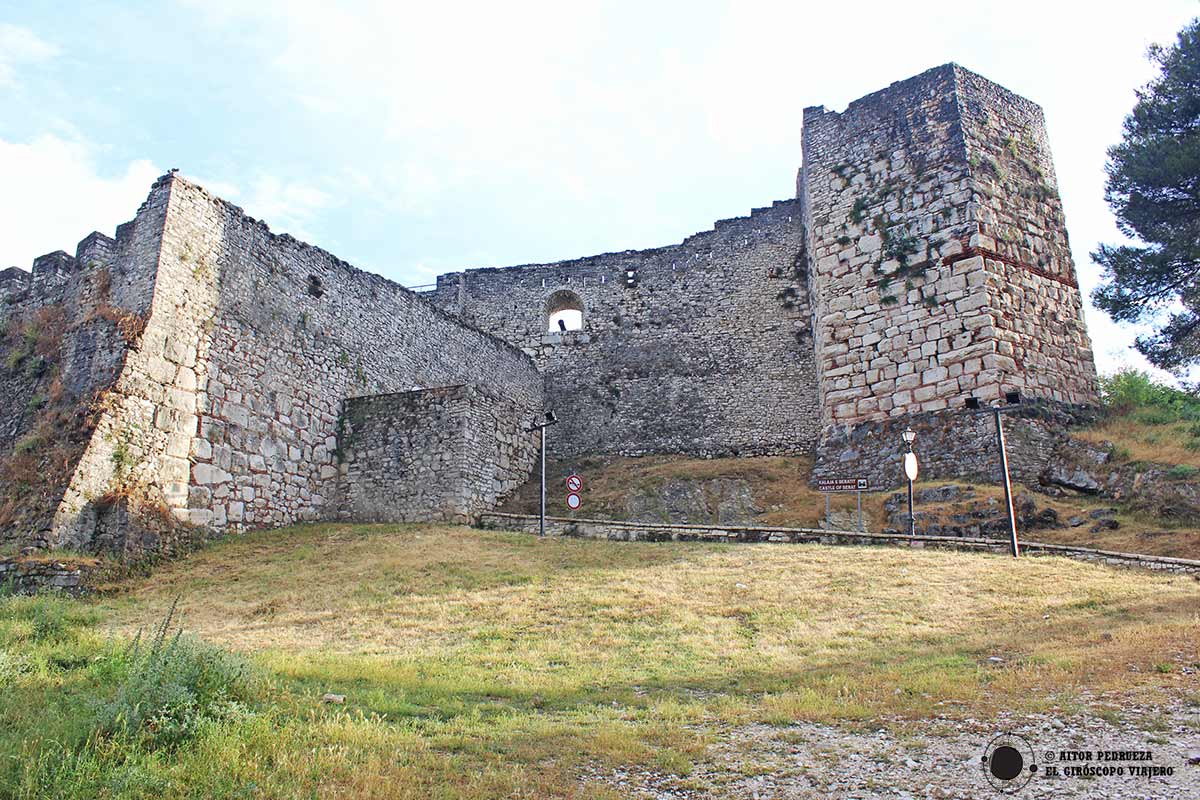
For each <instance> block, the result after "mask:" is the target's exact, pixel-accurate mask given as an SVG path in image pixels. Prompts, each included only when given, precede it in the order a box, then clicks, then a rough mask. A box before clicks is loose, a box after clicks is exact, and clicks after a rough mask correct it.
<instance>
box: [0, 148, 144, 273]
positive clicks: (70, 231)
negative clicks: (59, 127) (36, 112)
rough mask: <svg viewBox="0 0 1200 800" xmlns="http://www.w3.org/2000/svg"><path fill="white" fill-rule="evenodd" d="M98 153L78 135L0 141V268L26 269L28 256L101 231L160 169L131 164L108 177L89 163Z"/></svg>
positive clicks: (68, 246) (131, 205) (129, 213)
mask: <svg viewBox="0 0 1200 800" xmlns="http://www.w3.org/2000/svg"><path fill="white" fill-rule="evenodd" d="M98 155H99V154H98V152H97V150H96V148H95V147H94V146H92V145H91V144H89V143H88V142H86V141H85V140H81V139H64V138H61V137H59V136H56V135H53V134H47V135H43V136H39V137H38V138H36V139H34V140H32V141H30V142H24V143H21V142H9V141H5V140H3V139H0V175H3V176H4V188H3V191H0V219H4V220H9V221H16V220H19V221H20V224H13V225H6V226H5V231H4V235H3V236H0V267H8V266H17V267H21V268H23V269H29V267H30V266H31V264H32V263H33V259H34V258H35V257H36V256H39V255H43V254H45V253H49V252H53V251H54V250H66V251H67V252H68V253H71V254H74V252H75V245H76V244H77V243H78V242H79V240H80V239H82V238H83V237H84V236H86V235H87V234H89V233H91V232H92V231H94V230H98V231H100V232H102V233H105V234H107V235H109V236H111V235H113V231H114V229H115V228H116V226H117V225H118V224H120V223H122V222H126V221H128V220H130V219H132V218H133V216H134V214H136V213H137V209H138V206H140V205H141V204H142V201H144V200H145V199H146V195H147V194H149V192H150V185H151V184H152V183H153V182H154V179H155V178H157V177H158V176H159V175H160V174H161V173H162V172H163V170H161V169H159V168H158V167H156V166H155V165H154V164H152V163H150V162H149V161H143V160H139V161H133V162H130V163H129V164H126V165H125V166H124V169H123V170H122V171H120V172H118V173H117V174H115V175H112V176H108V175H104V174H102V173H101V172H100V170H99V169H98V167H97V160H98Z"/></svg>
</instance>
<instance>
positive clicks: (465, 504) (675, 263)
mask: <svg viewBox="0 0 1200 800" xmlns="http://www.w3.org/2000/svg"><path fill="white" fill-rule="evenodd" d="M802 149H803V167H802V169H801V172H800V174H799V178H798V187H797V188H798V197H797V198H796V199H795V200H786V201H780V202H776V203H775V204H773V205H772V206H770V207H767V208H761V209H755V210H754V211H753V213H751V214H750V216H748V217H745V218H738V219H732V220H724V221H721V222H718V223H717V224H716V226H715V228H714V229H713V230H711V231H707V232H704V233H700V234H696V235H695V236H692V237H689V238H688V239H686V240H685V241H684V242H682V243H680V244H678V245H674V246H670V247H661V248H656V249H651V250H642V251H625V252H619V253H609V254H605V255H600V256H594V257H591V258H584V259H577V260H573V261H562V262H557V263H553V264H538V265H526V266H518V267H509V268H503V269H475V270H467V271H463V272H456V273H451V274H448V275H443V276H441V277H440V278H439V279H438V283H437V288H436V289H435V290H434V291H432V292H429V293H425V294H424V295H417V294H414V293H413V292H411V291H408V290H406V289H403V288H402V287H399V286H397V285H395V284H393V283H391V282H390V281H387V280H385V279H384V278H381V277H379V276H376V275H371V274H369V273H365V272H362V271H360V270H357V269H355V268H354V267H352V266H350V265H349V264H346V263H345V262H343V261H341V260H339V259H337V258H336V257H334V256H332V255H331V254H329V253H327V252H325V251H323V250H320V249H319V248H316V247H312V246H310V245H307V244H305V243H303V242H300V241H297V240H296V239H293V238H292V237H289V236H277V235H274V234H272V233H271V232H270V231H269V229H268V228H267V227H266V225H264V224H262V223H260V222H257V221H255V220H253V219H250V218H248V217H246V216H245V215H244V214H243V213H242V212H241V210H240V209H238V208H236V207H235V206H233V205H231V204H229V203H226V202H224V201H222V200H220V199H219V198H216V197H214V196H213V195H211V194H209V193H208V192H206V191H205V190H204V189H202V188H200V187H198V186H196V185H194V184H191V183H189V182H187V181H185V180H183V179H181V178H179V177H178V176H177V175H174V174H171V175H167V176H164V177H163V178H161V179H160V180H159V181H157V182H156V183H155V185H154V186H153V187H152V189H151V192H150V196H149V198H148V199H147V201H146V203H145V204H144V205H143V206H142V208H141V209H140V211H139V212H138V215H137V217H136V218H135V219H134V220H133V221H132V222H130V223H127V224H126V225H122V226H121V227H120V228H119V229H118V231H117V236H116V238H115V239H110V238H108V237H105V236H103V235H102V234H93V235H91V236H89V237H88V238H86V239H85V240H84V241H83V242H81V243H80V246H79V248H78V250H77V253H76V255H75V256H74V257H72V256H69V255H67V254H65V253H52V254H49V255H47V256H43V257H42V258H40V259H38V260H37V262H36V263H35V265H34V271H33V273H32V274H30V273H25V272H23V271H21V270H5V271H4V272H0V326H2V335H0V356H3V361H4V363H3V364H2V365H0V478H3V479H4V482H6V483H7V484H8V485H10V486H15V487H17V488H18V490H19V491H13V492H10V493H9V495H8V496H5V495H3V494H0V530H2V531H4V533H3V537H4V538H5V539H8V540H17V539H20V540H21V541H23V542H26V543H31V544H32V545H33V546H37V547H47V546H49V547H71V548H76V549H85V550H86V549H97V548H102V549H105V550H107V551H115V552H130V553H132V552H138V551H141V550H146V549H167V548H169V547H171V546H173V544H174V543H176V542H182V541H185V540H187V541H190V540H192V539H194V538H195V537H197V536H199V537H204V536H209V535H219V534H222V533H224V532H226V531H240V530H244V529H247V528H253V527H267V526H278V525H286V524H290V523H293V522H298V521H304V520H316V519H333V518H346V517H369V518H379V519H383V518H387V519H409V518H421V519H429V518H447V519H449V518H454V519H459V518H465V517H467V516H470V515H473V514H475V513H477V512H479V511H481V510H485V509H486V508H488V507H490V506H491V505H493V504H494V503H495V502H496V501H497V499H498V498H499V497H500V496H501V495H502V494H503V493H504V492H506V491H508V490H509V489H510V488H512V487H513V486H514V485H515V484H516V483H518V482H519V481H520V480H521V479H522V478H523V476H525V475H527V474H528V472H529V470H530V469H531V468H532V466H533V463H534V461H533V454H532V451H531V449H530V448H531V447H532V442H531V437H530V436H529V435H526V434H522V433H521V432H520V427H519V426H520V425H523V424H524V423H525V422H526V421H529V420H532V419H533V418H534V417H535V416H537V415H540V413H541V412H542V411H543V410H544V409H545V408H553V409H554V410H555V411H556V412H557V414H558V417H559V419H560V423H559V424H558V425H557V426H555V427H553V428H551V429H550V436H549V443H550V449H551V452H552V454H553V455H554V456H555V457H556V458H558V459H560V460H562V459H570V458H571V457H574V456H582V455H589V454H622V455H642V454H650V453H680V454H688V455H706V456H718V455H721V456H724V455H766V454H797V453H806V452H813V451H814V448H815V452H816V454H817V464H816V468H815V474H816V475H818V476H835V475H836V476H842V477H858V476H868V475H869V476H870V477H871V478H872V480H873V481H876V482H877V483H879V484H880V485H882V484H883V483H886V482H889V481H890V480H893V479H894V478H895V477H897V476H899V469H898V461H899V458H900V449H899V447H898V445H897V441H898V432H899V430H901V429H903V427H904V426H905V425H907V424H913V425H914V426H915V427H918V428H919V429H920V431H921V436H922V439H921V441H923V442H936V443H938V444H939V447H940V446H941V445H944V447H941V449H939V451H938V454H937V455H936V456H932V457H931V458H929V459H928V460H927V461H926V462H925V464H926V472H925V473H924V474H925V475H926V476H930V475H931V474H932V475H934V476H951V475H956V474H980V475H985V474H987V473H988V472H989V471H990V469H991V466H990V462H988V458H990V456H986V455H985V450H986V448H987V444H988V440H989V438H990V434H989V432H988V428H987V425H986V420H985V419H984V418H982V417H970V418H968V417H967V416H964V415H963V413H962V411H961V408H962V405H963V401H964V400H965V399H966V398H968V397H972V396H974V397H978V398H981V399H983V400H985V401H987V402H989V403H991V402H994V401H995V400H997V399H998V398H999V397H1001V395H1002V392H1003V391H1004V390H1006V389H1020V390H1021V391H1022V392H1023V393H1024V394H1025V395H1026V396H1029V397H1032V398H1035V399H1037V400H1038V401H1039V403H1041V404H1042V405H1041V406H1039V407H1038V409H1039V410H1037V411H1036V413H1033V414H1032V415H1031V416H1029V415H1027V418H1026V419H1024V420H1018V421H1014V427H1013V431H1014V435H1013V441H1014V450H1015V452H1014V456H1013V458H1014V463H1015V464H1016V466H1017V469H1018V471H1020V470H1022V469H1027V471H1030V472H1031V473H1032V471H1033V470H1034V469H1035V467H1036V465H1037V464H1040V463H1043V462H1044V461H1045V458H1044V455H1045V453H1044V451H1045V450H1046V449H1047V448H1048V447H1052V446H1053V443H1054V442H1055V441H1057V439H1056V434H1055V431H1056V430H1058V429H1060V428H1061V427H1062V426H1063V425H1065V424H1067V422H1068V421H1069V419H1070V417H1069V415H1068V412H1072V411H1073V410H1074V409H1077V408H1079V407H1086V406H1089V405H1093V404H1095V402H1096V387H1095V384H1096V380H1095V377H1096V376H1095V367H1094V364H1093V361H1092V356H1091V349H1090V342H1089V340H1088V337H1087V333H1086V330H1085V329H1084V325H1083V318H1082V298H1081V296H1080V293H1079V289H1078V286H1077V284H1076V279H1075V272H1074V265H1073V264H1072V263H1071V256H1070V250H1069V247H1068V244H1067V238H1066V231H1065V227H1064V221H1063V216H1062V208H1061V202H1060V201H1059V198H1058V193H1057V187H1056V183H1055V177H1054V170H1053V165H1052V163H1051V160H1050V154H1049V150H1048V147H1047V144H1046V136H1045V130H1044V123H1043V119H1042V112H1041V109H1040V108H1038V107H1037V106H1036V105H1035V104H1033V103H1030V102H1029V101H1027V100H1024V99H1023V98H1020V97H1018V96H1016V95H1013V94H1012V93H1011V92H1008V91H1007V90H1005V89H1003V88H1001V87H999V86H997V85H995V84H993V83H991V82H989V81H987V80H985V79H983V78H981V77H979V76H977V75H974V74H973V73H970V72H968V71H967V70H964V69H962V68H960V67H958V66H956V65H952V64H951V65H945V66H943V67H938V68H936V69H933V70H929V71H928V72H926V73H924V74H922V75H919V76H916V77H915V78H911V79H909V80H906V81H902V82H900V83H897V84H893V85H892V86H891V87H889V88H887V89H885V90H883V91H881V92H877V93H875V94H872V95H869V96H867V97H864V98H862V99H860V100H857V101H855V102H853V103H851V104H850V106H849V107H848V108H847V109H846V110H845V111H844V112H841V113H833V112H829V111H826V110H825V109H824V108H819V107H818V108H809V109H806V110H805V116H804V130H803V144H802ZM564 308H574V309H577V310H580V311H581V312H582V319H583V325H582V328H581V329H580V330H577V331H566V332H560V331H550V330H548V320H549V319H550V315H551V314H552V313H553V312H555V311H558V310H561V309H564ZM445 387H457V388H445ZM43 397H45V398H48V400H45V401H44V400H43V399H42V398H43ZM1042 406H1045V408H1043V407H1042ZM347 408H349V409H350V411H351V412H352V414H354V415H357V417H355V418H354V419H351V418H349V417H347V416H346V410H347ZM50 412H53V413H50ZM56 429H62V430H65V431H69V434H64V435H62V436H59V437H57V438H56V436H55V434H54V431H55V430H56ZM339 433H340V434H341V439H339ZM58 440H61V441H58ZM885 440H886V441H885ZM893 440H897V441H893ZM1022 448H1025V449H1026V450H1027V451H1028V452H1025V453H1023V452H1021V449H1022ZM344 458H348V459H349V460H346V461H343V460H342V459H344ZM55 470H59V471H60V472H61V474H58V473H57V472H55ZM931 471H932V472H931ZM42 473H45V474H46V475H48V476H49V477H48V478H46V479H45V480H42V481H41V482H40V483H37V482H36V481H33V480H32V479H31V478H30V476H31V475H33V476H36V475H39V474H42ZM400 475H418V476H423V477H422V480H425V481H426V482H427V483H428V484H429V486H428V489H429V491H425V487H420V489H418V487H415V486H413V485H412V484H411V483H409V482H405V481H402V480H401V479H400V478H399V476H400ZM877 476H878V477H877ZM21 481H26V482H28V486H27V484H26V483H24V482H21ZM35 484H36V486H35ZM434 484H436V486H435V485H434ZM26 489H28V490H27V491H26ZM14 497H16V498H17V499H16V500H14V499H13V498H14ZM389 497H390V498H393V500H392V502H394V505H393V506H391V507H388V506H387V503H388V502H389V501H388V498H389ZM14 503H15V505H14ZM37 509H41V511H38V510H37Z"/></svg>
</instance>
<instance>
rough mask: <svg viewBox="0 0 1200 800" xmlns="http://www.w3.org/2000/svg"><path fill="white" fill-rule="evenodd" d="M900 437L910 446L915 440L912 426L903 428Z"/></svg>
mask: <svg viewBox="0 0 1200 800" xmlns="http://www.w3.org/2000/svg"><path fill="white" fill-rule="evenodd" d="M900 438H901V439H903V440H904V443H905V444H906V445H908V446H909V447H912V443H913V442H915V441H916V440H917V432H916V431H914V430H913V429H912V428H905V429H904V433H902V434H900Z"/></svg>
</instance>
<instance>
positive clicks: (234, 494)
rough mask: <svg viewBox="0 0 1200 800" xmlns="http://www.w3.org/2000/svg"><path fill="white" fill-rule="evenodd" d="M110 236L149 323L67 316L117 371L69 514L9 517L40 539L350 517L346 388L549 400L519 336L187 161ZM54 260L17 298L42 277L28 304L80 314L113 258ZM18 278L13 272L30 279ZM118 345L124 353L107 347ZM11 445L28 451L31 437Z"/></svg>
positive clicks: (24, 301)
mask: <svg viewBox="0 0 1200 800" xmlns="http://www.w3.org/2000/svg"><path fill="white" fill-rule="evenodd" d="M89 238H93V237H89ZM85 241H86V240H85ZM93 242H94V243H98V244H96V246H95V247H93V249H94V250H96V251H100V250H102V249H103V250H104V253H103V255H104V257H105V258H106V259H107V260H108V263H107V265H106V266H105V268H104V271H105V274H106V275H107V276H108V277H107V278H106V279H105V282H106V287H105V292H106V293H107V295H106V296H109V297H110V298H111V299H112V300H114V301H115V300H116V299H117V298H123V299H124V302H125V306H127V307H128V309H129V312H130V314H129V315H130V316H131V317H132V318H135V319H137V320H139V322H140V324H138V325H136V326H134V329H132V330H127V331H125V334H122V332H121V330H118V329H119V328H120V327H121V325H120V323H122V322H127V321H128V320H127V319H126V318H125V317H123V316H121V314H116V319H117V322H116V323H114V324H113V326H112V327H113V330H108V331H107V333H106V334H105V335H99V336H89V335H87V333H86V331H85V330H84V329H83V328H81V327H80V326H79V325H67V326H65V328H64V331H63V337H62V338H63V345H62V351H63V353H64V357H63V360H64V363H70V362H71V361H72V358H74V360H76V361H79V362H80V363H81V364H86V363H93V362H95V363H103V364H105V365H109V366H110V367H111V366H112V364H114V363H115V364H116V368H115V369H110V370H109V372H110V373H111V374H109V376H108V381H107V384H105V383H104V382H103V381H100V382H99V384H98V385H97V386H96V387H95V388H96V392H95V393H94V396H92V397H90V398H87V399H88V400H89V401H90V402H89V403H88V405H89V406H90V408H89V417H90V419H91V420H92V422H91V428H90V429H89V431H90V432H89V436H88V438H87V439H86V441H85V446H83V447H82V452H81V453H78V454H75V455H74V456H72V457H71V460H72V463H71V465H70V466H71V469H70V471H69V476H68V477H66V478H64V481H63V483H64V485H63V486H62V487H60V488H61V501H60V502H55V501H54V500H51V501H50V502H49V503H48V505H49V506H50V507H51V508H52V509H53V512H52V513H53V522H52V524H50V525H49V526H48V530H44V531H41V534H40V535H39V536H38V537H31V536H30V535H29V534H30V531H28V530H26V529H12V534H13V535H19V536H20V537H21V538H22V540H23V542H24V543H32V544H33V545H35V546H40V547H60V548H61V547H69V548H72V549H82V550H88V549H96V548H97V547H98V546H99V545H100V544H101V543H103V547H104V549H105V550H107V551H109V552H118V553H135V552H140V551H143V550H154V549H168V548H170V547H173V546H174V545H175V544H176V543H178V542H181V541H184V540H187V541H194V540H195V539H196V538H197V537H201V538H203V537H206V536H209V535H214V534H215V535H219V534H221V533H223V532H225V531H226V530H243V529H246V528H249V527H264V526H271V525H285V524H289V523H292V522H296V521H301V520H310V519H323V518H334V517H336V515H337V511H338V508H337V503H336V499H337V475H338V465H337V456H338V451H337V431H338V420H339V417H340V414H341V412H342V405H343V402H344V401H345V400H346V398H350V397H360V396H365V395H370V394H377V393H387V392H396V391H405V390H411V389H417V388H425V387H430V386H444V385H448V384H458V383H473V384H479V385H484V386H487V387H489V390H490V391H492V392H494V393H495V394H496V395H497V396H499V397H503V398H504V399H505V401H506V402H508V403H510V404H511V407H512V408H515V409H519V411H518V412H517V413H518V414H519V416H520V417H521V418H523V419H531V418H533V417H534V416H535V415H537V414H540V413H541V410H542V381H541V376H540V375H539V373H538V371H537V369H536V367H535V366H534V364H533V362H532V360H531V359H530V358H529V357H527V356H525V355H524V354H522V353H521V352H520V351H519V350H517V349H516V348H514V347H512V346H510V345H508V344H506V343H504V342H502V341H500V340H499V339H496V338H495V337H493V336H491V335H489V334H486V333H483V332H481V331H479V330H475V329H472V328H468V327H466V326H464V325H462V324H461V323H459V322H457V321H456V320H454V319H452V318H451V317H450V316H449V315H447V314H446V313H445V312H443V311H441V310H439V309H437V308H435V307H434V306H432V305H430V304H429V303H427V302H426V301H425V300H423V299H421V298H420V297H418V296H417V295H415V294H414V293H412V292H410V291H408V290H406V289H403V288H402V287H399V286H397V285H396V284H393V283H391V282H389V281H387V280H385V279H383V278H381V277H378V276H375V275H371V274H369V273H365V272H362V271H360V270H357V269H354V268H353V267H351V266H350V265H348V264H346V263H345V262H342V261H340V260H338V259H337V258H335V257H334V256H332V255H330V254H328V253H326V252H325V251H323V250H320V249H318V248H315V247H311V246H309V245H306V244H304V243H302V242H299V241H296V240H295V239H292V238H291V237H287V236H276V235H273V234H271V233H270V231H269V230H268V229H267V227H266V226H265V225H263V224H262V223H259V222H257V221H255V220H252V219H250V218H248V217H246V216H245V215H243V214H242V213H241V210H240V209H238V208H236V207H235V206H232V205H230V204H228V203H226V202H224V201H222V200H219V199H218V198H216V197H214V196H212V195H210V194H209V193H208V192H206V191H205V190H203V189H202V188H200V187H198V186H196V185H194V184H191V183H188V182H187V181H185V180H183V179H181V178H179V177H177V176H175V175H173V174H172V175H168V176H164V177H163V178H162V179H160V180H159V181H158V182H157V183H156V184H155V185H154V187H153V188H152V190H151V193H150V196H149V198H148V199H147V201H146V203H145V204H144V205H143V207H142V209H141V210H140V211H139V214H138V216H137V218H136V219H135V220H134V221H133V222H132V223H130V224H129V225H126V226H122V229H121V230H120V231H119V232H118V237H117V240H116V241H115V242H112V240H108V243H106V242H104V241H103V240H99V239H94V238H93ZM108 244H111V246H106V245H108ZM53 260H54V262H55V264H56V265H57V264H59V263H60V262H61V264H62V268H61V269H59V268H57V267H56V268H55V269H54V270H53V271H52V273H51V274H53V275H55V276H58V275H61V276H62V279H61V280H58V279H56V280H54V281H46V283H47V284H48V285H50V286H52V287H54V288H53V291H54V292H59V288H60V287H61V288H62V290H61V292H60V293H59V294H57V295H54V296H52V297H51V298H50V300H49V301H47V300H46V295H47V294H50V293H49V292H45V291H43V292H42V293H40V294H35V293H28V294H27V295H25V296H18V292H20V291H25V289H26V288H30V287H23V286H17V291H10V292H9V295H8V297H6V300H9V299H12V298H16V300H15V302H13V303H11V304H10V305H9V309H10V312H9V316H11V317H12V318H13V319H17V318H18V317H20V318H22V319H23V318H24V317H26V316H28V315H29V314H31V313H36V312H38V311H39V310H40V309H42V308H47V307H53V308H56V309H59V310H60V311H61V310H62V309H63V308H64V307H66V308H67V309H68V311H69V310H70V304H69V303H67V302H66V301H65V300H64V298H70V297H72V296H74V295H75V294H80V295H86V294H87V293H88V292H89V291H91V290H89V289H87V288H86V287H87V286H90V285H91V283H92V281H91V278H90V276H94V275H95V274H97V268H94V267H88V268H87V269H83V268H81V267H80V266H79V264H78V262H77V261H75V260H72V259H70V258H69V257H64V258H59V257H57V256H56V257H55V258H54V259H53ZM92 260H95V259H92ZM4 277H5V278H6V285H7V286H15V285H17V284H18V283H21V284H23V283H24V282H27V281H23V279H22V278H21V277H20V276H13V275H12V274H11V273H6V275H5V276H4ZM37 282H38V277H37V276H34V278H33V281H32V283H33V284H36V283H37ZM135 289H136V290H137V291H134V290H135ZM126 296H127V297H126ZM76 305H78V303H77V304H76ZM95 305H96V304H95V303H92V304H91V306H92V307H94V306H95ZM14 310H15V313H14ZM81 313H82V312H80V313H73V314H72V318H73V317H78V316H80V314H81ZM122 313H124V311H122ZM138 315H144V316H138ZM84 316H87V315H86V314H84ZM105 316H108V317H112V316H114V313H108V314H107V315H102V316H101V319H103V318H104V317H105ZM118 340H121V341H123V342H124V344H123V345H122V346H119V347H118V346H116V345H115V344H114V342H116V341H118ZM6 341H8V340H7V339H6ZM7 347H8V345H6V348H7ZM114 348H115V351H116V352H117V355H118V356H119V357H118V358H116V359H114V358H112V357H110V356H104V357H101V354H103V353H106V352H107V351H108V350H113V349H114ZM85 352H88V353H91V355H92V356H93V357H94V358H92V360H91V361H90V362H89V360H88V359H87V358H85V357H84V353H85ZM72 353H75V354H76V356H74V357H72V356H71V355H70V354H72ZM79 399H80V402H81V403H82V402H83V401H84V399H85V398H82V397H81V398H79ZM6 416H7V415H6ZM6 421H7V419H6ZM469 421H470V422H471V423H472V424H481V419H480V418H478V417H473V418H471V419H470V420H469ZM475 433H478V432H475ZM480 435H482V434H480ZM3 456H7V459H6V464H11V463H13V462H14V461H15V456H16V453H15V452H11V453H2V454H0V457H3ZM498 474H499V473H498ZM504 476H505V477H503V481H511V478H510V477H507V476H508V473H507V472H505V473H504ZM481 487H482V488H479V489H478V491H477V493H478V494H481V495H486V494H487V492H489V491H491V490H492V488H493V487H492V484H491V483H488V484H487V486H486V487H484V486H483V484H482V478H481ZM134 522H136V524H134ZM10 527H11V526H10ZM6 530H9V528H6Z"/></svg>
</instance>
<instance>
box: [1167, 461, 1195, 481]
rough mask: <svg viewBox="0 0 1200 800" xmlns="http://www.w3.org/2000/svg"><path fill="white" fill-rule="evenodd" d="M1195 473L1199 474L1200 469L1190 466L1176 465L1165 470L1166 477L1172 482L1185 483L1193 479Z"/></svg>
mask: <svg viewBox="0 0 1200 800" xmlns="http://www.w3.org/2000/svg"><path fill="white" fill-rule="evenodd" d="M1197 473H1200V467H1193V466H1192V465H1191V464H1176V465H1175V466H1173V467H1171V468H1170V469H1169V470H1167V477H1168V478H1170V479H1172V480H1177V481H1185V480H1187V479H1189V478H1194V477H1195V476H1196V474H1197Z"/></svg>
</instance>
